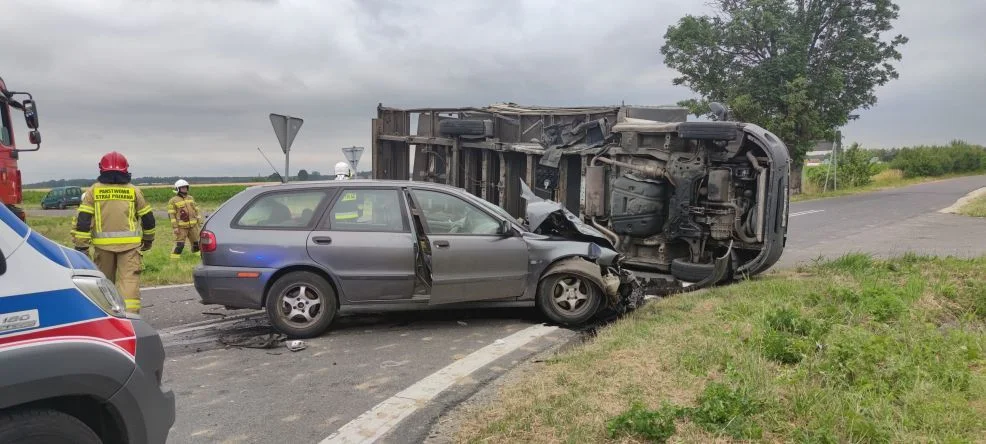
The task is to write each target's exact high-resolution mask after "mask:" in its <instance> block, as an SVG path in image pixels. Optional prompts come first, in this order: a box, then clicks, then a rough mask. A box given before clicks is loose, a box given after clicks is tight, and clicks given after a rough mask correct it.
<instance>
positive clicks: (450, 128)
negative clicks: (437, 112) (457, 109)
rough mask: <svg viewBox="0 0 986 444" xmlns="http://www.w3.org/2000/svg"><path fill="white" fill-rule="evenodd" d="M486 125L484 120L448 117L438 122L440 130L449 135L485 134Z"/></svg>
mask: <svg viewBox="0 0 986 444" xmlns="http://www.w3.org/2000/svg"><path fill="white" fill-rule="evenodd" d="M486 126H487V124H486V122H485V121H483V120H469V119H448V120H442V121H441V122H438V132H440V133H442V134H446V135H449V136H483V135H486Z"/></svg>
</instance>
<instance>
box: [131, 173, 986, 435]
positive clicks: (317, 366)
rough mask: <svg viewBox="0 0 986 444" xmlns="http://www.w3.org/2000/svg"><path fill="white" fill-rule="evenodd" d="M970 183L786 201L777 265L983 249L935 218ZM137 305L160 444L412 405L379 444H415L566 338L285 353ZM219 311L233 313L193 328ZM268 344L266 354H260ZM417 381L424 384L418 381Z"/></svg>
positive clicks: (360, 421) (167, 295)
mask: <svg viewBox="0 0 986 444" xmlns="http://www.w3.org/2000/svg"><path fill="white" fill-rule="evenodd" d="M980 187H986V176H977V177H970V178H962V179H955V180H948V181H941V182H935V183H927V184H922V185H916V186H912V187H908V188H904V189H899V190H892V191H885V192H878V193H872V194H866V195H858V196H851V197H843V198H834V199H827V200H819V201H811V202H802V203H795V204H792V205H791V219H790V234H789V240H788V246H787V249H786V251H785V253H784V256H783V257H782V259H781V263H780V264H779V265H778V268H787V267H792V266H795V265H797V264H798V263H800V262H803V261H810V260H812V259H814V258H816V257H818V256H827V257H836V256H839V255H841V254H843V253H845V252H848V251H863V252H870V253H874V254H879V255H888V254H899V253H903V252H905V251H916V252H921V253H930V254H953V255H960V256H967V255H980V254H986V242H983V241H982V239H984V238H986V222H984V221H983V220H981V219H973V218H967V217H963V216H956V215H950V214H941V213H938V211H939V210H941V209H943V208H945V207H948V206H949V205H951V204H952V203H954V202H955V201H956V200H957V199H959V198H960V197H962V196H963V195H965V194H967V193H968V192H970V191H972V190H975V189H977V188H980ZM143 297H144V301H145V307H147V308H146V309H145V310H144V313H145V318H147V319H148V320H149V321H150V322H151V324H152V325H154V326H155V327H157V328H158V329H162V338H163V339H164V341H165V343H166V349H167V352H168V355H169V358H168V362H167V365H166V367H165V375H164V381H165V384H166V385H168V386H170V387H171V388H172V389H173V390H175V393H176V395H177V403H178V416H177V421H176V423H175V426H174V428H173V429H172V431H171V442H181V443H198V442H225V443H235V442H251V443H252V442H292V443H294V442H298V443H303V442H320V441H321V440H323V439H324V438H326V437H328V436H330V435H331V434H333V433H335V432H337V431H339V430H340V427H343V425H346V426H345V427H343V431H346V432H350V433H355V434H356V436H359V435H360V434H363V435H362V436H370V435H371V434H372V432H373V429H372V428H370V427H371V426H373V427H376V426H379V425H381V424H385V423H386V418H387V417H388V416H387V415H388V411H390V412H392V410H393V409H390V410H387V409H383V410H374V411H372V412H369V413H368V414H366V415H363V414H364V412H368V410H370V409H371V408H373V407H374V406H375V405H378V404H382V405H384V406H386V405H392V404H394V403H400V402H402V401H403V402H412V403H417V405H419V406H420V407H422V409H421V410H419V411H417V412H416V413H415V414H413V415H411V416H410V417H408V418H407V419H406V420H404V421H402V422H400V423H399V426H397V427H396V429H394V430H393V431H392V433H391V434H388V435H386V436H385V438H384V439H383V440H382V441H384V442H420V441H421V440H423V439H424V438H425V437H426V436H427V434H428V432H429V429H430V427H431V425H432V424H433V423H434V422H435V421H436V420H437V419H438V418H439V416H440V415H441V414H442V412H443V411H445V410H446V409H447V408H448V407H449V406H452V405H455V404H456V403H458V402H461V401H462V400H464V399H466V398H467V397H468V396H469V395H470V394H472V393H474V392H475V390H477V389H478V387H479V386H481V384H483V383H484V382H485V381H487V380H489V379H491V378H494V377H496V376H497V375H499V374H502V373H503V372H505V371H506V370H507V369H509V368H510V367H512V366H513V365H515V364H516V363H517V362H520V361H523V360H528V359H531V357H532V356H536V355H537V354H538V353H540V352H543V351H544V350H545V349H547V348H549V347H551V346H552V345H558V344H563V343H568V342H570V341H571V340H572V339H577V338H578V337H579V333H578V332H573V331H570V330H565V329H554V330H550V331H547V332H546V333H545V334H541V333H539V335H540V336H538V337H537V338H535V339H533V340H532V341H530V342H525V343H523V344H522V346H519V347H516V348H512V349H510V350H509V352H506V351H505V352H504V353H502V354H496V353H495V350H494V351H493V352H491V351H490V348H491V347H493V348H495V347H496V345H497V344H506V343H508V342H510V337H512V336H513V335H515V334H517V333H518V332H523V331H527V330H530V328H529V327H531V326H533V325H537V324H539V323H541V322H542V321H541V319H540V318H539V317H538V316H537V315H536V313H534V312H533V311H532V310H517V309H510V310H508V309H504V310H473V311H449V312H428V313H406V314H399V315H365V316H359V317H352V318H344V319H340V320H339V321H338V322H337V323H336V325H335V326H334V327H333V329H332V330H330V332H329V333H328V334H326V335H324V336H322V337H320V338H316V339H313V340H309V341H307V342H306V345H307V348H306V349H304V350H301V351H297V352H292V351H289V350H287V349H286V348H285V346H284V344H280V343H276V341H275V342H273V343H272V341H271V339H276V338H272V337H271V336H270V335H271V330H270V328H269V326H268V325H267V324H266V323H265V321H264V320H263V319H262V317H258V316H253V317H246V318H244V317H243V316H244V313H245V312H228V311H226V310H223V309H221V308H218V309H217V308H215V307H206V306H202V305H200V304H199V303H198V297H197V295H196V294H195V292H194V290H193V289H191V287H179V288H164V289H155V290H145V291H144V292H143ZM683 297H687V296H683ZM246 314H248V313H246ZM224 316H233V318H232V319H230V320H227V321H225V322H221V323H218V324H214V323H213V324H205V325H202V324H201V323H203V322H206V323H207V322H208V321H210V320H215V319H216V318H220V317H224ZM189 323H197V324H191V325H189ZM533 328H536V327H533ZM505 339H506V341H504V340H505ZM265 343H267V344H265ZM270 343H272V344H273V345H272V346H273V348H264V347H265V345H268V344H270ZM491 353H493V354H491ZM483 356H486V357H488V358H489V359H488V361H490V363H489V364H488V365H483V366H481V368H480V370H478V371H476V372H472V373H469V374H467V375H465V376H463V375H461V374H460V373H456V371H454V370H455V369H452V370H449V368H450V367H446V366H451V367H455V366H456V365H458V364H460V363H465V364H467V363H470V362H475V361H476V360H477V359H479V358H482V357H483ZM484 362H485V361H484ZM439 369H442V371H441V372H438V373H437V374H438V376H443V375H446V376H448V375H451V376H448V377H447V378H445V380H446V382H447V383H448V384H449V387H450V388H449V389H448V390H444V391H441V392H440V393H441V394H440V395H439V396H437V397H436V398H434V399H431V398H427V397H424V398H415V397H414V396H411V395H409V394H406V393H410V392H408V390H411V389H409V387H410V388H415V387H418V386H419V385H420V383H418V384H416V382H418V381H421V380H422V378H424V377H425V376H428V375H433V374H436V372H437V371H438V370H439ZM443 372H444V373H443ZM456 375H458V376H456ZM449 378H452V379H449ZM422 382H425V381H422ZM427 382H428V384H431V385H435V384H436V383H435V382H434V380H432V379H431V377H429V380H428V381H427ZM428 384H425V385H428ZM405 389H407V390H405ZM426 389H427V387H426ZM402 390H403V391H402ZM412 391H414V393H419V392H421V389H420V387H418V388H415V390H412ZM425 391H427V390H425ZM399 392H400V393H399ZM428 400H430V402H429V401H428ZM384 401H386V402H384ZM361 415H363V416H361ZM351 421H352V422H351ZM392 422H393V421H392ZM347 424H348V425H347ZM350 436H352V435H350ZM332 442H339V441H332Z"/></svg>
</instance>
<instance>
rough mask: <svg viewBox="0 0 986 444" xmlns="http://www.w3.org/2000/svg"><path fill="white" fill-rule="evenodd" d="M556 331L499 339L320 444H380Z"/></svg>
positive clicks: (531, 330) (537, 329)
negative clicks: (448, 392)
mask: <svg viewBox="0 0 986 444" xmlns="http://www.w3.org/2000/svg"><path fill="white" fill-rule="evenodd" d="M556 330H558V327H554V326H547V325H544V324H540V325H532V326H530V327H528V328H525V329H523V330H521V331H518V332H517V333H514V334H512V335H510V336H507V337H505V338H502V339H498V340H496V341H495V342H493V343H492V344H490V345H487V346H485V347H483V348H481V349H479V350H476V351H474V352H472V353H471V354H469V355H468V356H466V357H465V358H462V359H460V360H458V361H455V362H453V363H452V364H450V365H449V366H447V367H445V368H443V369H441V370H439V371H437V372H435V373H432V374H431V375H429V376H428V377H426V378H424V379H422V380H420V381H418V382H417V383H415V384H414V385H412V386H410V387H408V388H406V389H404V390H403V391H401V392H400V393H398V394H396V395H394V396H392V397H390V398H389V399H387V400H385V401H383V402H381V403H380V404H377V405H376V407H373V408H372V409H370V410H369V411H367V412H364V413H363V414H362V415H360V416H359V417H357V418H356V419H354V420H352V421H350V422H349V423H347V424H346V425H344V426H342V427H341V428H340V429H339V430H338V431H336V432H335V433H333V434H332V435H330V436H329V437H328V438H325V439H324V440H322V442H321V444H332V443H357V442H358V443H366V442H374V441H377V440H379V439H380V438H383V437H384V436H385V435H386V434H387V433H388V432H390V431H391V430H393V429H394V427H396V426H397V425H398V424H400V422H401V421H403V420H404V419H405V418H407V417H408V416H410V415H411V414H412V413H414V412H415V411H417V410H418V409H419V408H421V407H424V406H425V405H427V403H428V402H429V401H431V400H432V399H434V398H435V397H436V396H438V394H440V393H441V392H443V391H445V389H447V388H449V387H451V386H452V385H453V384H455V383H456V382H457V381H458V380H460V379H461V378H463V377H465V376H468V375H469V374H471V373H472V372H474V371H476V370H479V369H480V368H483V367H484V366H486V365H488V364H490V363H491V362H493V361H495V360H497V359H499V358H501V357H503V356H505V355H507V354H508V353H510V352H512V351H514V350H517V349H518V348H520V347H523V346H524V345H526V344H527V343H529V342H531V341H533V340H535V339H537V338H540V337H542V336H544V335H547V334H548V333H551V332H553V331H556Z"/></svg>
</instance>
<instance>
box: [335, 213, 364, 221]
mask: <svg viewBox="0 0 986 444" xmlns="http://www.w3.org/2000/svg"><path fill="white" fill-rule="evenodd" d="M358 217H359V213H357V212H355V211H350V212H347V213H336V220H349V219H356V218H358Z"/></svg>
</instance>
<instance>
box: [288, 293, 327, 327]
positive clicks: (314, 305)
mask: <svg viewBox="0 0 986 444" xmlns="http://www.w3.org/2000/svg"><path fill="white" fill-rule="evenodd" d="M278 298H279V299H280V304H278V306H279V308H280V311H279V312H278V314H279V315H280V316H281V317H282V318H283V319H284V320H285V321H288V322H289V323H292V324H298V326H299V327H302V328H304V327H307V326H309V325H312V324H313V323H315V322H316V321H317V320H318V318H319V316H320V315H321V314H322V305H323V304H324V301H325V299H324V298H323V297H322V295H321V294H320V293H319V291H318V289H316V288H315V287H312V286H310V285H306V284H303V283H299V284H296V285H292V286H289V287H288V288H287V289H285V290H284V291H283V292H281V295H280V296H279V297H278Z"/></svg>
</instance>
